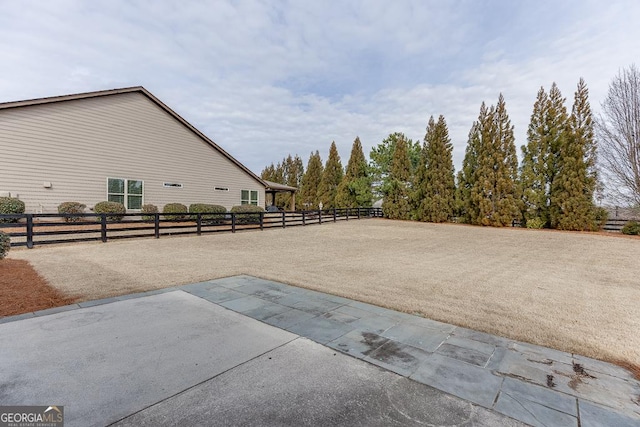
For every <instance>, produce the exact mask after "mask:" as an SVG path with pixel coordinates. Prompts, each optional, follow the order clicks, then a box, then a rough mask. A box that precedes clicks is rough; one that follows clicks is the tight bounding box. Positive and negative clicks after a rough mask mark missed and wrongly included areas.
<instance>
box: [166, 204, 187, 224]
mask: <svg viewBox="0 0 640 427" xmlns="http://www.w3.org/2000/svg"><path fill="white" fill-rule="evenodd" d="M187 212H188V210H187V207H186V206H185V205H183V204H182V203H167V204H166V205H164V208H162V213H163V214H184V215H166V216H165V217H164V219H166V220H169V221H185V220H187V219H189V215H187Z"/></svg>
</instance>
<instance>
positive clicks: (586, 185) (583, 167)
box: [551, 79, 597, 230]
mask: <svg viewBox="0 0 640 427" xmlns="http://www.w3.org/2000/svg"><path fill="white" fill-rule="evenodd" d="M588 96H589V91H588V89H587V86H586V84H585V82H584V80H583V79H580V82H579V83H578V89H577V91H576V93H575V97H574V103H573V108H572V112H571V117H570V119H569V122H568V126H567V128H566V132H567V135H566V137H565V138H563V140H562V143H563V145H562V146H561V147H560V156H559V157H558V175H557V177H556V179H555V181H554V183H553V187H552V188H551V203H552V206H557V208H558V211H557V212H558V217H557V219H556V222H555V226H556V228H559V229H562V230H594V229H596V219H595V206H594V204H593V193H594V191H595V186H596V180H597V176H596V172H595V142H594V139H593V122H592V118H591V107H590V105H589V101H588Z"/></svg>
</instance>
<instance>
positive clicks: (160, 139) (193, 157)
mask: <svg viewBox="0 0 640 427" xmlns="http://www.w3.org/2000/svg"><path fill="white" fill-rule="evenodd" d="M0 165H1V167H0V194H1V193H5V192H11V193H13V194H16V193H17V194H19V197H20V199H21V200H23V201H24V202H25V203H26V205H27V212H37V211H40V210H42V211H44V212H56V210H57V206H58V204H60V203H61V202H64V201H78V202H82V203H85V204H86V205H87V206H93V205H94V204H95V203H97V202H99V201H102V200H106V198H107V188H106V186H107V184H106V182H107V178H108V177H111V178H127V179H140V180H143V181H144V183H145V188H144V202H145V203H153V204H155V205H157V206H159V207H160V208H162V206H164V205H165V204H166V203H171V202H179V203H184V204H186V205H188V204H190V203H215V204H220V205H223V206H225V207H226V208H231V206H234V205H238V204H240V195H241V190H243V189H246V190H258V191H259V203H260V204H261V205H264V187H262V185H261V184H260V183H259V182H258V181H256V180H255V179H254V178H253V177H251V176H250V175H249V174H247V173H246V172H244V171H243V170H242V169H240V168H239V167H238V166H237V165H235V164H234V163H233V162H231V161H230V160H229V159H227V158H226V157H224V156H223V155H221V154H220V153H219V152H218V151H217V150H215V149H213V148H212V147H211V146H210V145H208V144H207V143H206V142H205V141H203V140H202V139H201V138H199V137H198V136H197V135H196V134H194V133H193V132H192V131H191V130H189V129H188V128H186V127H185V126H184V125H183V124H182V123H180V122H178V121H177V120H176V119H175V118H174V117H172V116H171V115H169V114H168V113H167V112H166V111H164V110H163V109H161V108H160V107H158V106H157V105H156V104H155V103H153V102H152V101H151V100H149V99H148V98H147V97H146V96H144V95H142V94H141V93H125V94H119V95H111V96H104V97H97V98H89V99H81V100H73V101H66V102H60V103H52V104H43V105H34V106H29V107H21V108H13V109H8V110H0ZM44 182H51V183H52V188H50V189H46V188H44V186H43V183H44ZM163 182H172V183H180V184H183V188H164V187H163ZM214 187H228V188H229V192H220V191H215V190H214Z"/></svg>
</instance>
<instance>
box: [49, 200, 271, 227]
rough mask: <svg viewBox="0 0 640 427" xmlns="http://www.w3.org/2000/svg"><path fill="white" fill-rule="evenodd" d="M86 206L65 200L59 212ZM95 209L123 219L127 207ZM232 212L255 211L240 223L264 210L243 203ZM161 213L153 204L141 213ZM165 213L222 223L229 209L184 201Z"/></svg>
mask: <svg viewBox="0 0 640 427" xmlns="http://www.w3.org/2000/svg"><path fill="white" fill-rule="evenodd" d="M85 208H86V206H85V205H83V204H82V203H78V202H64V203H61V204H60V206H58V213H61V214H81V213H83V212H84V209H85ZM93 211H94V212H95V213H98V214H107V219H108V220H109V221H121V220H122V219H123V218H124V214H125V213H126V211H127V210H126V209H125V207H124V205H123V204H122V203H118V202H100V203H96V205H95V206H94V208H93ZM231 212H234V213H254V214H257V215H255V216H253V215H243V216H242V217H238V218H237V220H238V221H237V222H238V223H247V222H254V221H256V220H258V221H259V220H260V216H259V213H260V212H264V209H262V208H261V207H260V206H254V205H241V206H234V207H232V208H231ZM157 213H160V212H159V210H158V207H157V206H155V205H152V204H146V205H142V209H141V210H140V214H141V216H142V219H143V220H144V221H153V219H154V218H155V214H157ZM162 213H163V214H170V215H165V216H164V219H166V220H171V221H189V220H191V221H195V220H196V219H197V218H198V214H200V217H201V218H202V221H204V222H208V223H222V222H224V220H225V218H224V216H223V215H222V214H226V213H227V209H226V208H225V207H224V206H220V205H212V204H207V203H193V204H191V205H189V207H187V206H186V205H183V204H182V203H167V204H166V205H164V207H163V209H162ZM81 219H82V217H80V216H78V217H66V218H65V221H67V222H75V221H79V220H81Z"/></svg>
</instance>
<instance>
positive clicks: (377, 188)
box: [369, 132, 421, 198]
mask: <svg viewBox="0 0 640 427" xmlns="http://www.w3.org/2000/svg"><path fill="white" fill-rule="evenodd" d="M399 139H402V140H403V141H404V142H405V144H406V146H407V150H408V154H409V160H410V163H411V169H412V171H413V170H415V169H416V168H417V167H418V163H419V162H420V151H421V147H420V143H419V142H418V141H416V142H414V141H413V140H411V139H408V138H407V137H406V136H405V135H404V134H403V133H401V132H394V133H391V134H389V136H388V137H386V138H385V139H384V140H383V141H382V142H381V143H380V144H378V145H377V146H376V147H373V148H372V149H371V152H370V153H369V158H370V159H371V164H370V166H371V178H372V182H373V194H374V197H377V198H381V197H383V195H384V194H385V187H386V186H387V185H388V184H389V172H390V171H391V164H392V162H393V153H394V151H395V149H396V144H397V142H398V140H399Z"/></svg>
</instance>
